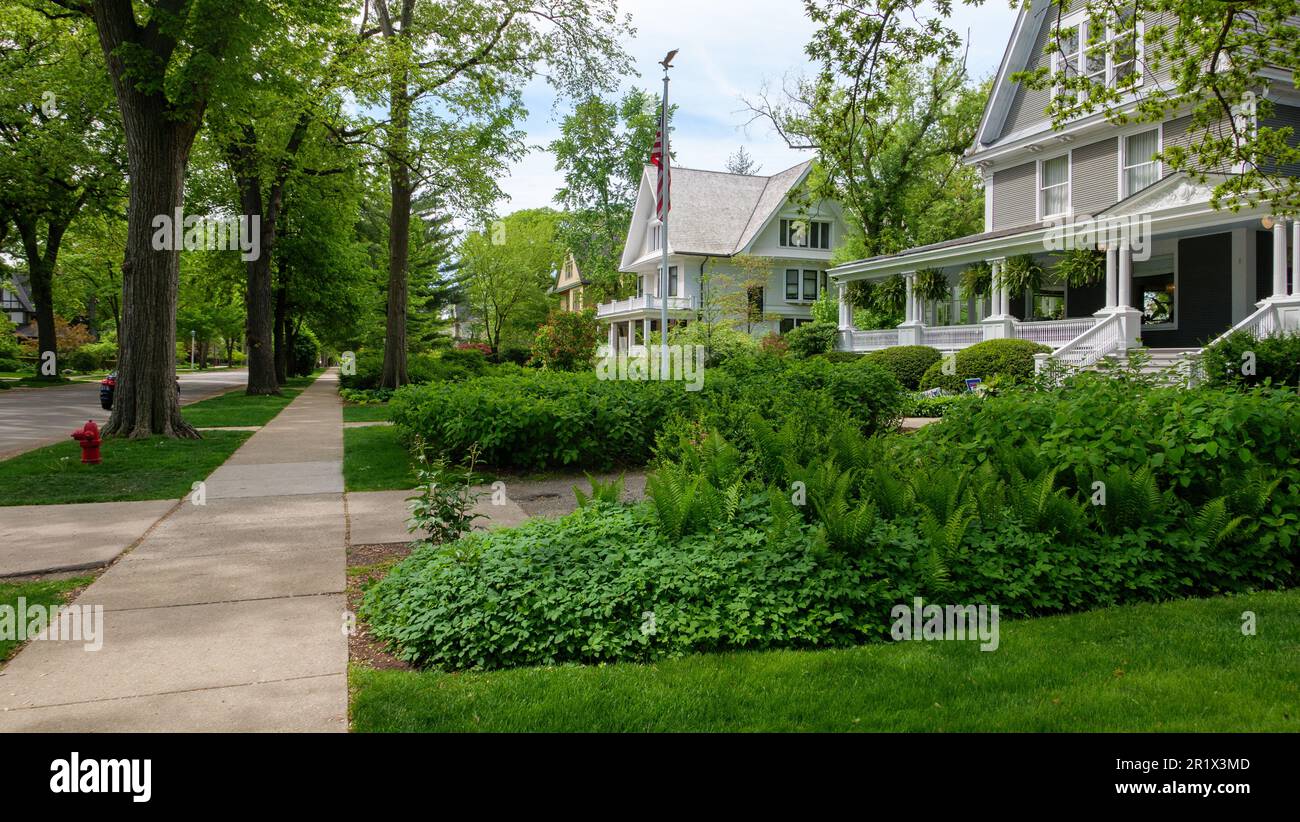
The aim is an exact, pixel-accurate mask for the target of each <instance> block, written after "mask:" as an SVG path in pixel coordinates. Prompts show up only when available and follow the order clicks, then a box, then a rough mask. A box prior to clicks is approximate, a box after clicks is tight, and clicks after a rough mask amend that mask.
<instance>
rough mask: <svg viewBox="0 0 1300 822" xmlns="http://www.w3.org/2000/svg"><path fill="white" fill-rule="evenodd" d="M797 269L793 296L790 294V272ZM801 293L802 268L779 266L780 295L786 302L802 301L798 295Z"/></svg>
mask: <svg viewBox="0 0 1300 822" xmlns="http://www.w3.org/2000/svg"><path fill="white" fill-rule="evenodd" d="M791 271H797V272H798V276H797V277H796V278H795V296H793V297H791V296H790V272H791ZM801 294H803V268H802V267H791V266H784V267H782V268H781V295H782V297H783V298H784V301H785V302H787V303H802V302H803V300H802V299H800V298H799V295H801Z"/></svg>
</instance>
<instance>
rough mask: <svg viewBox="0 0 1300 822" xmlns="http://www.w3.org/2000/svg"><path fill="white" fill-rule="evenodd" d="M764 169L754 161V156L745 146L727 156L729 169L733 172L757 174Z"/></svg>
mask: <svg viewBox="0 0 1300 822" xmlns="http://www.w3.org/2000/svg"><path fill="white" fill-rule="evenodd" d="M762 170H763V167H762V166H761V165H759V164H758V163H755V162H754V158H753V156H752V155H751V154H750V153H749V152H748V151H746V150H745V147H744V146H741V147H740V148H738V149H736V151H735V153H733V154H731V155H730V156H729V157H727V171H729V172H731V173H732V174H757V173H758V172H760V171H762Z"/></svg>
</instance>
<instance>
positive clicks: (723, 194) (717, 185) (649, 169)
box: [628, 160, 812, 257]
mask: <svg viewBox="0 0 1300 822" xmlns="http://www.w3.org/2000/svg"><path fill="white" fill-rule="evenodd" d="M811 169H812V160H808V161H806V162H803V163H800V164H799V165H797V166H794V167H792V168H788V169H786V170H785V171H781V172H778V173H777V174H773V175H772V176H770V177H762V176H758V175H750V174H731V173H728V172H725V171H704V170H702V169H696V168H682V167H680V166H674V167H673V168H672V212H671V214H670V215H669V220H668V245H669V247H670V248H671V249H672V251H673V253H675V254H692V255H701V256H710V257H730V256H733V255H735V254H740V253H742V252H743V251H744V250H745V249H746V248H748V247H749V245H750V243H752V242H753V241H754V238H755V237H757V236H758V235H759V233H760V232H761V231H762V230H763V228H764V226H766V225H767V224H768V223H769V222H770V221H771V219H772V217H773V216H774V215H775V214H776V213H777V211H779V210H780V209H781V207H782V206H783V205H785V203H786V201H787V199H788V198H789V196H790V193H791V192H792V191H794V190H795V189H796V188H797V187H798V186H799V185H800V184H801V183H802V182H803V181H804V178H805V177H807V176H808V172H809V171H810V170H811ZM657 173H658V172H657V170H656V169H655V167H654V166H646V172H645V176H644V177H643V178H642V186H641V192H642V196H645V195H646V194H647V192H652V191H653V190H654V186H653V181H654V179H655V175H656V174H657ZM647 182H649V185H647ZM650 196H653V195H650ZM638 212H640V209H638ZM633 241H634V238H633V237H632V236H631V234H629V237H628V242H629V243H632V242H633Z"/></svg>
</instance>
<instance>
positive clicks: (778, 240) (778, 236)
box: [776, 216, 835, 253]
mask: <svg viewBox="0 0 1300 822" xmlns="http://www.w3.org/2000/svg"><path fill="white" fill-rule="evenodd" d="M797 222H803V223H807V224H808V234H807V238H808V244H807V245H790V243H789V237H790V226H789V225H787V226H786V240H787V241H786V242H784V243H783V242H781V223H788V224H792V223H797ZM833 222H834V221H833V220H814V219H812V218H810V217H798V216H786V217H778V218H777V225H776V244H777V247H778V248H792V249H795V250H797V251H818V252H822V253H829V252H830V251H831V249H832V248H833V247H834V244H835V241H834V239H833V237H832V236H831V234H832V229H831V224H832V223H833ZM814 223H821V224H823V225H824V226H826V247H825V248H820V247H818V246H814V245H813V244H812V241H813V228H812V227H813V224H814Z"/></svg>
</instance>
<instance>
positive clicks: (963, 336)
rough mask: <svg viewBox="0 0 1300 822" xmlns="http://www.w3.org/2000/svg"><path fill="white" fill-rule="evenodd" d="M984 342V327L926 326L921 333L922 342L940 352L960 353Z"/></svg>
mask: <svg viewBox="0 0 1300 822" xmlns="http://www.w3.org/2000/svg"><path fill="white" fill-rule="evenodd" d="M983 341H984V326H982V325H936V326H926V327H925V329H924V330H923V331H922V332H921V342H922V344H924V345H928V346H930V347H931V348H937V349H939V350H940V351H959V350H961V349H963V348H969V347H970V346H972V345H974V344H975V343H978V342H983Z"/></svg>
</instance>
